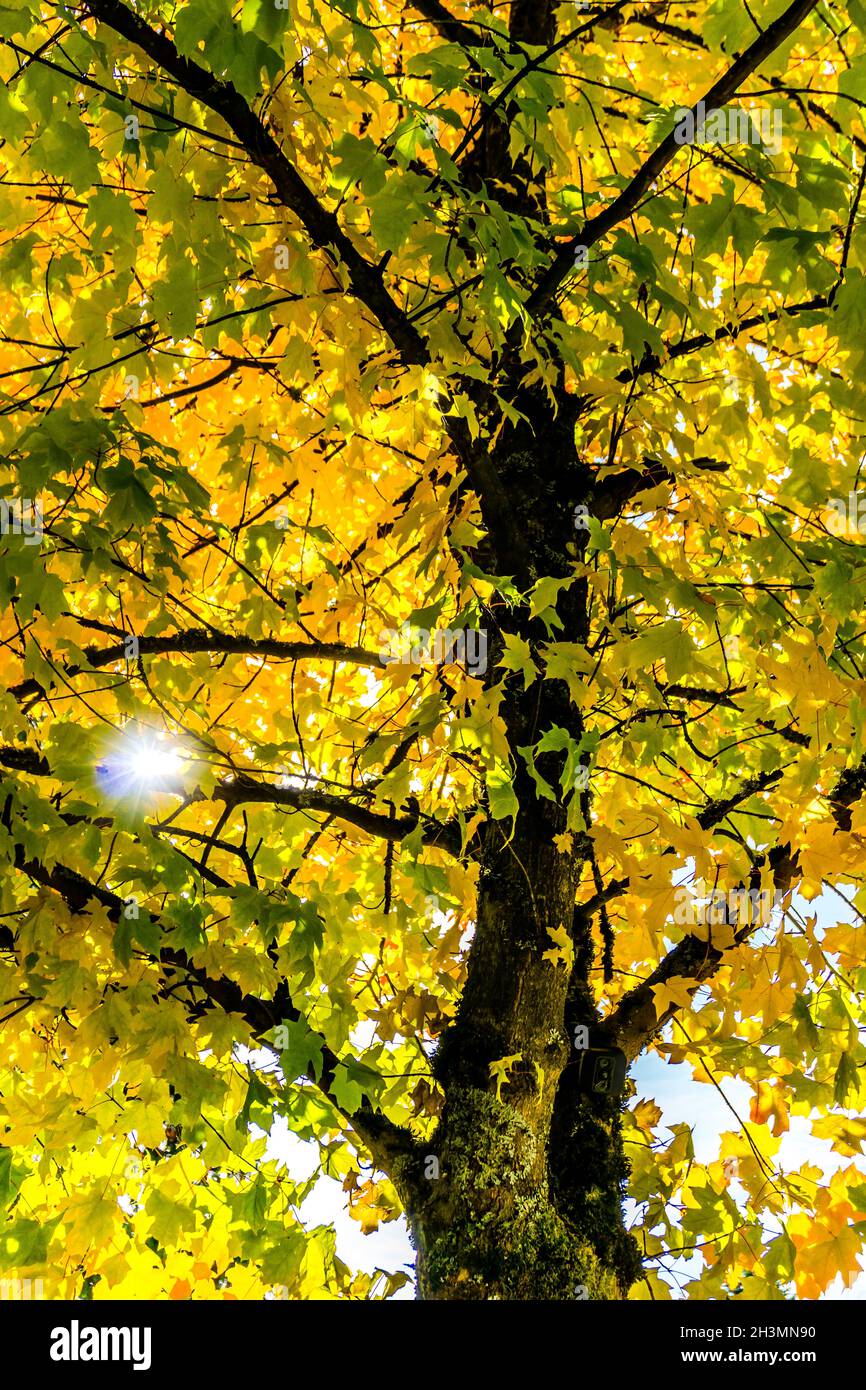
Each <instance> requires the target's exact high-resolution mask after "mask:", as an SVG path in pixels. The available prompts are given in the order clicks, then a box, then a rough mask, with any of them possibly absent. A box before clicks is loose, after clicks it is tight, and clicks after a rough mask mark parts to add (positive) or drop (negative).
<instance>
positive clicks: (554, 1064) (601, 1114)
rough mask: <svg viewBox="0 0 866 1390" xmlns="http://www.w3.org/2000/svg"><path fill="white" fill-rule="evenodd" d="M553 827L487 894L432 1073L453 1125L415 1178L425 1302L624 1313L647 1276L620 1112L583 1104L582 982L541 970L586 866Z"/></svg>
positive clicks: (488, 878) (608, 1104)
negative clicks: (579, 1048) (626, 1189)
mask: <svg viewBox="0 0 866 1390" xmlns="http://www.w3.org/2000/svg"><path fill="white" fill-rule="evenodd" d="M554 810H555V808H552V811H551V814H552V813H553V811H554ZM543 815H544V812H541V811H539V812H538V815H537V816H536V817H535V825H534V828H533V830H532V832H531V834H529V835H527V834H526V833H525V832H524V833H522V834H521V835H520V836H516V837H515V839H514V841H512V842H511V844H510V845H509V846H508V847H507V849H503V848H502V847H500V852H498V853H496V854H495V856H494V859H495V864H496V870H497V871H496V872H493V870H492V869H489V870H488V871H487V872H486V873H485V875H484V876H483V878H482V884H481V890H480V900H479V912H478V925H477V929H476V939H475V943H474V945H473V949H472V953H471V959H470V965H469V974H468V979H467V983H466V988H465V991H464V995H463V999H462V1002H461V1007H460V1010H459V1013H458V1017H457V1019H456V1021H455V1023H454V1025H453V1026H452V1028H451V1029H450V1030H449V1031H448V1033H447V1034H446V1035H445V1038H444V1039H443V1042H442V1045H441V1047H440V1049H439V1053H438V1055H437V1058H436V1062H435V1071H436V1075H437V1077H438V1079H439V1080H440V1082H441V1083H442V1085H443V1087H444V1089H445V1095H446V1101H445V1105H444V1109H443V1113H442V1117H441V1120H440V1123H439V1126H438V1129H437V1132H436V1135H435V1138H434V1140H433V1141H432V1142H431V1144H430V1145H429V1149H428V1151H427V1153H426V1154H425V1155H424V1156H423V1157H418V1158H416V1159H415V1160H414V1171H413V1172H412V1173H406V1174H404V1177H405V1178H406V1179H407V1180H408V1189H409V1191H410V1192H411V1196H410V1198H409V1201H408V1203H407V1205H408V1215H409V1219H410V1225H411V1230H412V1234H413V1239H414V1242H415V1245H416V1248H417V1252H418V1260H417V1280H418V1295H419V1297H421V1298H425V1299H515V1300H528V1299H557V1300H560V1299H584V1298H588V1299H617V1298H622V1297H624V1296H625V1294H626V1292H627V1290H628V1287H629V1285H630V1283H631V1282H632V1281H633V1279H634V1278H635V1276H636V1273H637V1261H636V1258H635V1250H634V1244H633V1242H632V1241H631V1240H630V1238H629V1237H628V1236H627V1235H626V1233H625V1230H624V1228H623V1220H622V1196H623V1181H624V1178H625V1174H626V1169H625V1164H624V1160H623V1157H622V1146H621V1138H620V1130H619V1117H618V1106H617V1103H616V1102H612V1101H601V1100H599V1099H593V1098H590V1097H585V1096H581V1095H580V1094H579V1093H578V1092H577V1091H576V1089H575V1085H574V1082H573V1078H574V1077H576V1075H577V1067H576V1061H577V1057H576V1054H575V1052H574V1050H573V1047H572V1043H571V1040H570V1038H569V1036H568V1035H567V1033H566V1031H565V1026H564V1021H565V1018H566V1012H567V1005H568V999H567V996H568V993H569V985H570V973H569V971H568V969H566V968H565V967H564V966H563V965H562V964H555V963H553V962H552V961H550V960H545V959H544V952H545V951H549V950H550V949H551V945H552V943H551V940H550V937H549V934H548V933H549V929H550V928H551V927H554V926H557V927H558V926H562V925H563V924H564V923H565V922H570V920H571V916H572V915H573V904H574V895H575V883H576V874H577V872H578V866H577V863H576V861H575V859H574V858H573V857H571V856H568V855H563V854H561V853H559V852H558V851H557V850H556V848H555V846H554V845H553V844H552V840H551V838H550V835H551V831H552V826H550V825H547V826H545V824H544V822H543V819H542V817H543ZM504 1057H512V1058H517V1060H516V1061H515V1062H514V1063H513V1065H512V1066H511V1067H510V1069H509V1070H508V1072H507V1079H505V1080H503V1079H501V1078H498V1077H497V1075H496V1073H495V1072H494V1073H493V1074H491V1063H495V1062H497V1061H499V1060H500V1059H502V1058H504ZM431 1159H435V1162H432V1163H431V1162H430V1160H431Z"/></svg>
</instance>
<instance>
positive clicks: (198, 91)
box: [87, 0, 430, 366]
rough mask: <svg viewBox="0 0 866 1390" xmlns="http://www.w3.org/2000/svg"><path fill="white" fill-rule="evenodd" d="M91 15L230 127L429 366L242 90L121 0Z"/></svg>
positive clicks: (400, 345) (419, 340) (377, 277)
mask: <svg viewBox="0 0 866 1390" xmlns="http://www.w3.org/2000/svg"><path fill="white" fill-rule="evenodd" d="M87 9H88V10H89V11H90V13H91V14H92V15H93V17H94V19H97V20H99V21H101V22H102V23H103V24H107V25H108V26H109V28H111V29H113V30H114V31H115V32H116V33H118V34H121V35H122V36H123V37H124V38H125V39H128V40H129V42H130V43H132V44H135V46H136V47H137V48H140V49H142V51H143V52H144V53H146V54H147V55H148V57H149V58H152V59H153V61H154V62H155V63H157V64H158V66H159V67H160V68H162V69H163V71H165V72H167V73H169V74H170V75H171V76H172V77H173V78H174V79H175V80H176V81H177V82H178V83H179V84H180V86H181V87H182V88H183V90H184V91H185V92H186V93H187V95H188V96H190V97H192V98H193V100H195V101H199V102H201V103H202V105H204V106H207V107H208V108H209V110H211V111H213V112H214V113H215V115H217V116H220V117H221V118H222V120H223V121H225V123H226V125H227V126H228V127H229V129H230V130H231V131H232V132H233V133H234V135H235V136H236V137H237V139H238V140H239V141H240V143H241V144H242V145H243V147H244V149H245V150H246V152H247V154H248V155H249V157H250V159H251V160H252V161H253V163H254V164H256V165H258V167H259V168H260V169H262V170H263V172H264V173H266V174H267V175H268V177H269V178H270V180H271V182H272V184H273V186H274V188H275V189H276V191H277V194H278V196H279V199H280V202H281V203H282V205H283V206H284V207H287V208H289V209H290V210H291V211H292V212H294V214H295V215H296V217H297V218H298V220H299V221H300V223H301V225H302V226H303V227H304V230H305V231H306V232H307V235H308V236H309V238H310V240H311V242H312V243H313V245H314V246H315V247H317V248H318V249H319V250H321V251H323V252H325V254H326V255H328V256H329V257H330V258H331V259H332V260H333V261H335V262H341V263H342V264H343V265H344V266H345V268H346V270H347V272H348V276H349V284H350V287H351V290H352V293H353V294H354V295H355V296H356V297H357V298H358V299H359V300H360V301H361V303H362V304H365V305H366V307H367V308H368V309H369V310H370V311H371V312H372V313H373V314H374V315H375V317H376V319H377V320H378V322H379V323H380V324H381V326H382V328H383V329H384V330H385V332H386V333H387V334H388V336H389V338H390V339H391V341H392V343H393V344H394V346H395V347H396V348H397V349H398V351H399V353H400V356H401V358H402V359H403V361H404V362H406V363H408V364H414V365H418V366H423V365H425V364H426V363H427V362H428V361H429V360H430V354H429V352H428V349H427V345H426V343H425V341H424V339H423V337H422V336H421V334H420V333H419V332H418V330H417V329H416V328H415V327H414V326H413V325H412V324H411V323H410V322H409V319H408V318H407V316H406V315H405V314H404V313H403V311H402V309H400V307H399V306H398V305H397V304H396V303H395V301H394V300H393V299H392V298H391V296H390V294H389V293H388V291H387V289H386V288H385V284H384V281H383V279H382V275H381V273H380V271H379V270H378V268H377V267H376V266H374V265H371V264H370V263H369V261H366V260H365V259H364V257H363V256H362V255H361V254H360V252H359V251H358V250H357V249H356V248H355V245H354V243H353V242H352V241H351V240H350V238H349V237H348V236H347V235H346V233H345V232H344V231H343V229H342V227H341V226H340V224H339V222H338V220H337V217H336V214H335V213H333V212H329V211H328V210H327V208H325V207H323V206H322V204H321V203H320V202H319V200H318V198H316V196H315V194H314V193H313V192H312V190H311V189H310V188H308V187H307V184H306V183H305V182H304V180H303V178H302V177H301V175H300V174H299V173H298V171H297V169H296V168H295V167H294V165H293V164H292V163H290V161H289V160H288V159H287V158H286V156H285V155H284V154H283V151H282V150H281V149H280V147H279V145H278V144H277V142H276V140H275V139H274V137H273V136H272V135H271V133H270V131H269V130H268V129H267V128H266V127H265V126H264V125H263V123H262V121H261V120H260V119H259V117H258V116H257V115H256V114H255V113H254V112H253V111H252V110H251V109H250V107H249V105H248V104H247V102H246V101H245V100H244V98H243V97H242V96H241V94H240V92H238V90H237V88H236V87H235V86H234V85H233V84H232V83H231V82H222V81H220V80H219V78H217V77H215V76H214V75H213V73H211V72H208V71H207V70H206V69H205V68H203V67H201V66H200V65H199V64H198V63H196V62H194V61H193V60H192V59H191V58H184V57H182V56H181V54H180V53H178V51H177V48H176V47H175V45H174V43H173V42H172V41H171V39H169V38H168V36H167V35H166V34H161V33H158V32H157V31H156V30H155V29H152V28H151V27H150V25H149V24H146V23H145V22H144V20H143V19H141V18H140V17H139V16H138V15H136V14H133V12H132V11H131V10H129V9H127V7H126V6H125V5H123V4H121V3H120V0H87Z"/></svg>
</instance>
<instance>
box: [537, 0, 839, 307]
mask: <svg viewBox="0 0 866 1390" xmlns="http://www.w3.org/2000/svg"><path fill="white" fill-rule="evenodd" d="M817 3H818V0H794V3H793V4H791V5H789V6H788V8H787V10H785V11H784V12H783V13H782V14H780V15H779V17H778V19H776V20H774V21H773V23H772V24H770V25H768V26H767V28H766V29H765V30H764V32H763V33H762V34H759V35H758V37H757V38H756V39H755V41H754V42H753V43H751V44H749V47H748V48H747V49H746V51H745V52H744V53H741V54H740V56H739V58H737V59H736V61H735V62H733V63H732V64H731V66H730V67H729V68H728V70H727V72H725V73H723V74H722V76H721V77H720V78H719V80H718V81H717V82H715V83H714V84H713V86H712V87H711V88H710V89H709V91H708V92H706V93H705V94H704V96H703V97H702V98H701V100H702V101H703V103H704V106H705V109H706V110H712V109H715V108H717V107H720V106H724V105H725V103H726V102H728V101H730V100H731V98H732V97H733V96H735V95H736V93H737V91H738V89H739V87H740V85H741V83H742V82H744V81H745V79H746V78H747V77H749V76H750V75H751V74H752V73H753V72H754V71H755V69H756V68H757V67H758V66H759V65H760V64H761V63H762V62H763V61H764V60H765V59H766V58H768V57H769V55H770V54H771V53H773V52H774V51H775V50H776V49H777V48H778V47H779V46H780V44H782V43H784V41H785V39H786V38H788V37H789V35H790V34H792V33H793V32H794V30H795V29H796V28H797V27H798V25H799V24H801V23H802V21H803V20H804V19H805V18H806V16H807V15H808V14H809V12H810V11H811V10H813V9H814V8H815V6H816V4H817ZM691 109H692V112H693V114H695V116H697V112H698V102H695V104H694V106H693V107H692V108H691ZM681 148H682V146H680V145H678V144H677V141H676V139H675V132H674V131H671V133H670V134H669V135H667V136H666V137H665V139H664V140H662V142H661V144H660V145H658V146H657V147H656V148H655V149H654V150H653V152H652V154H651V155H650V156H649V158H648V159H647V160H646V161H645V162H644V163H643V164H642V165H641V167H640V169H638V171H637V173H636V174H635V175H634V177H633V178H632V179H631V181H630V182H629V184H628V185H627V186H626V187H625V188H624V189H623V191H622V193H620V195H619V197H618V198H616V199H614V201H613V202H612V203H611V204H610V206H609V207H607V208H605V209H604V211H602V212H600V213H598V215H597V216H596V217H591V218H590V219H589V221H588V222H587V223H586V224H585V226H584V227H583V228H582V230H581V231H580V232H578V234H577V235H576V236H574V237H572V238H571V240H570V241H568V242H566V243H565V244H564V245H563V246H561V247H560V249H559V251H557V253H556V256H555V257H554V259H553V261H552V262H551V264H550V265H549V266H548V268H547V270H546V271H545V272H544V274H543V275H542V276H541V279H540V280H539V282H538V284H537V286H536V287H535V289H534V290H533V292H532V294H531V295H530V296H529V298H528V299H527V301H526V304H525V305H524V309H525V312H526V313H527V314H528V315H529V317H531V318H538V316H539V314H540V313H541V312H542V311H543V310H544V309H545V308H546V307H547V305H548V304H549V303H550V301H551V299H552V298H553V296H554V294H555V293H556V291H557V289H558V288H559V286H560V285H561V284H562V281H563V280H564V279H565V277H566V276H567V275H569V274H570V273H571V271H572V270H573V269H574V253H575V250H576V248H577V247H578V246H585V247H587V248H588V247H590V246H593V245H594V244H595V243H596V242H597V241H600V240H601V238H602V237H604V236H606V235H607V233H608V232H609V231H611V230H612V229H613V228H614V227H616V226H617V225H618V224H619V223H620V222H622V221H624V220H625V218H627V217H629V216H630V215H631V213H633V212H634V211H635V209H636V208H637V205H638V203H639V202H640V201H641V199H642V198H643V197H644V196H645V195H646V194H647V193H648V192H649V191H650V189H651V188H652V185H653V183H654V182H655V181H656V179H657V178H658V176H659V174H660V173H661V172H662V170H663V169H665V168H666V166H667V165H668V164H669V163H670V162H671V160H672V159H673V158H674V156H675V155H676V154H677V152H678V151H679V150H680V149H681ZM517 322H518V325H520V324H521V323H522V321H521V320H518V321H517Z"/></svg>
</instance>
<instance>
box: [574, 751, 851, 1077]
mask: <svg viewBox="0 0 866 1390" xmlns="http://www.w3.org/2000/svg"><path fill="white" fill-rule="evenodd" d="M779 775H780V774H778V773H776V774H772V773H764V774H760V775H759V776H757V777H755V778H752V779H750V781H749V782H748V783H744V784H743V786H742V787H741V788H740V789H739V791H738V792H737V793H735V794H734V795H733V796H731V797H728V798H725V799H724V800H720V801H714V802H710V803H709V805H708V806H707V807H706V808H705V809H704V811H703V812H701V813H700V814H699V815H698V816H697V820H698V823H699V825H700V826H701V828H702V829H704V830H707V829H709V827H710V825H714V824H718V822H719V821H720V820H723V819H724V818H725V816H727V815H728V814H729V813H730V811H731V810H732V809H733V807H734V806H735V805H737V804H739V803H740V802H742V801H743V800H745V799H746V796H751V795H754V793H755V792H756V791H759V790H766V788H767V786H768V785H770V783H769V782H768V781H766V780H765V781H764V783H763V786H758V785H757V784H758V783H759V782H760V781H761V779H762V778H764V779H767V778H778V776H779ZM864 793H866V758H863V759H862V760H861V762H860V763H859V764H858V766H857V767H856V768H848V769H847V770H846V771H845V772H843V773H842V775H841V777H840V778H839V781H838V783H837V784H836V788H835V789H834V791H833V792H832V793H831V795H830V796H829V797H828V801H829V803H830V807H831V812H832V815H833V819H834V820H835V822H836V825H837V827H838V828H839V830H841V831H847V830H849V829H850V827H851V811H850V808H851V806H853V805H854V804H855V802H857V801H859V800H860V798H861V796H863V794H864ZM767 867H769V869H770V870H771V871H772V875H773V887H774V890H775V891H776V892H777V893H786V892H787V891H788V890H789V889H790V887H791V886H792V884H793V882H794V880H795V879H796V876H797V870H798V861H797V855H796V853H792V852H791V847H790V845H787V844H786V845H775V846H774V847H773V848H772V849H771V850H770V851H769V852H768V853H767V854H766V855H765V856H763V858H762V859H761V860H760V861H759V862H758V863H757V864H756V865H755V867H754V869H753V870H752V873H751V876H750V879H749V891H753V890H756V889H758V888H760V883H761V870H762V869H764V868H767ZM611 888H612V889H614V890H615V891H614V892H612V893H611V896H617V894H618V893H622V892H625V891H626V889H627V888H628V880H627V879H625V880H622V881H620V882H618V883H617V884H615V885H611ZM587 906H588V905H587ZM587 906H584V907H583V908H582V909H578V910H582V911H584V912H586V910H587ZM758 925H759V923H758V922H747V923H745V924H744V926H743V927H742V929H741V930H740V931H738V932H737V934H736V941H735V944H736V945H740V944H741V943H742V942H743V941H745V940H747V938H748V937H749V936H750V935H751V933H752V932H753V931H754V930H755V928H756V927H757V926H758ZM724 959H725V951H723V950H719V949H718V948H717V947H715V946H713V945H712V943H711V942H709V941H701V940H699V938H698V937H696V936H693V935H688V936H685V937H684V938H683V940H682V941H680V942H679V943H678V944H677V945H676V946H675V947H674V948H673V950H671V951H669V952H668V954H667V955H666V956H665V958H664V960H662V961H660V962H659V964H658V965H657V966H656V968H655V969H654V970H653V971H652V973H651V974H650V975H648V976H647V978H646V979H645V980H643V981H642V982H641V983H640V984H639V985H636V986H635V988H634V989H631V990H629V991H628V993H627V994H625V995H623V997H622V999H621V1000H620V1001H619V1003H618V1004H617V1006H616V1008H615V1009H614V1010H613V1012H612V1013H610V1014H609V1015H608V1016H607V1017H606V1018H605V1019H604V1020H603V1021H602V1023H601V1025H600V1026H601V1029H602V1031H603V1032H604V1033H606V1034H607V1035H608V1037H610V1039H611V1041H612V1042H615V1043H616V1045H617V1047H621V1048H622V1050H623V1052H624V1053H625V1054H626V1056H627V1057H628V1058H629V1060H630V1061H633V1060H634V1059H635V1058H636V1057H637V1056H639V1055H640V1053H641V1052H642V1051H643V1049H644V1048H645V1047H646V1045H647V1043H648V1042H649V1041H650V1040H651V1039H652V1038H653V1037H654V1036H655V1035H656V1033H658V1032H659V1031H660V1030H661V1029H662V1028H663V1027H664V1025H665V1024H666V1023H667V1022H668V1020H669V1019H671V1018H673V1016H674V1015H675V1014H676V1012H677V1008H676V1006H675V1005H670V1006H669V1007H668V1008H667V1009H665V1010H664V1012H663V1013H662V1014H661V1016H660V1017H657V1015H656V1007H655V998H654V995H653V989H654V987H655V986H656V985H660V984H665V983H667V981H668V980H672V979H682V980H693V981H694V982H695V984H696V985H697V984H701V983H703V982H704V981H705V980H708V979H710V977H711V976H712V975H714V974H715V972H716V970H717V969H718V968H719V966H720V965H721V964H722V962H723V961H724Z"/></svg>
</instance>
